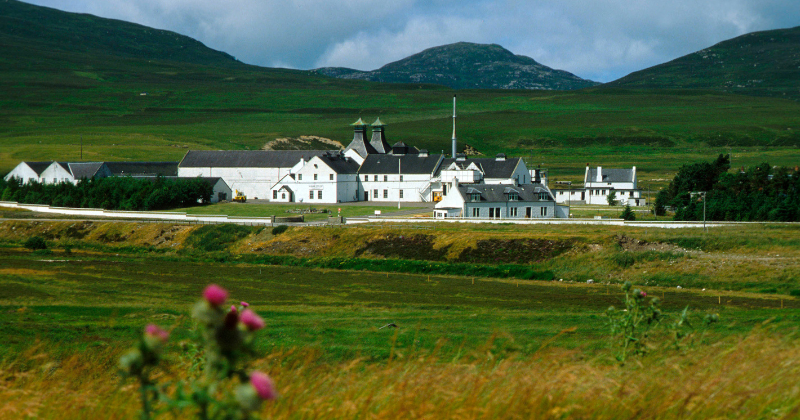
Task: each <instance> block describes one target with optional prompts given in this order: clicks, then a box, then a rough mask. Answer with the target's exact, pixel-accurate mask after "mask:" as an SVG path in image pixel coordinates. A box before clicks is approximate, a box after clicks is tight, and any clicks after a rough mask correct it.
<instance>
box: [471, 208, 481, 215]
mask: <svg viewBox="0 0 800 420" xmlns="http://www.w3.org/2000/svg"><path fill="white" fill-rule="evenodd" d="M472 217H481V209H479V208H477V207H473V208H472Z"/></svg>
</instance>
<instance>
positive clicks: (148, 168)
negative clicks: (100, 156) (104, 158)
mask: <svg viewBox="0 0 800 420" xmlns="http://www.w3.org/2000/svg"><path fill="white" fill-rule="evenodd" d="M104 165H105V166H106V168H108V170H109V172H110V173H111V176H157V175H161V176H178V162H104Z"/></svg>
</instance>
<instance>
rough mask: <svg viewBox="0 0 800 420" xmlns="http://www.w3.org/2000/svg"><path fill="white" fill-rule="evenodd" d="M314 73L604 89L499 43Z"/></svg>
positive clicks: (455, 84) (464, 84)
mask: <svg viewBox="0 0 800 420" xmlns="http://www.w3.org/2000/svg"><path fill="white" fill-rule="evenodd" d="M313 72H316V73H318V74H322V75H325V76H329V77H336V78H341V79H358V80H368V81H373V82H383V83H431V84H439V85H444V86H448V87H450V88H453V89H546V90H571V89H581V88H585V87H592V86H597V85H599V83H598V82H593V81H591V80H586V79H582V78H580V77H578V76H576V75H574V74H572V73H569V72H567V71H564V70H555V69H552V68H550V67H547V66H545V65H543V64H541V63H538V62H537V61H536V60H534V59H532V58H530V57H526V56H524V55H516V54H514V53H512V52H511V51H508V50H506V49H505V48H503V47H502V46H500V45H497V44H476V43H470V42H456V43H453V44H447V45H441V46H437V47H432V48H428V49H425V50H423V51H421V52H419V53H416V54H413V55H411V56H408V57H406V58H404V59H401V60H398V61H394V62H391V63H388V64H386V65H384V66H383V67H381V68H379V69H376V70H371V71H361V70H354V69H349V68H345V67H322V68H318V69H314V70H313Z"/></svg>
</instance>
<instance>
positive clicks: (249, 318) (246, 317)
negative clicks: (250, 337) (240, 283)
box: [241, 309, 264, 331]
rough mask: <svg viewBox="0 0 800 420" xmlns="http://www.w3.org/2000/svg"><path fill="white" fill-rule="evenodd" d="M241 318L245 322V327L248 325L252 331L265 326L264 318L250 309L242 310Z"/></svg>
mask: <svg viewBox="0 0 800 420" xmlns="http://www.w3.org/2000/svg"><path fill="white" fill-rule="evenodd" d="M241 320H242V324H244V325H245V327H247V329H248V330H250V331H256V330H260V329H262V328H264V320H263V319H261V317H260V316H258V315H256V313H255V312H253V311H251V310H250V309H245V310H244V311H242V317H241Z"/></svg>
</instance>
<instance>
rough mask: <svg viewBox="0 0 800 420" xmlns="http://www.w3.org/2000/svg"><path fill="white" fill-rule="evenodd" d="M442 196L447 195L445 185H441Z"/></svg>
mask: <svg viewBox="0 0 800 420" xmlns="http://www.w3.org/2000/svg"><path fill="white" fill-rule="evenodd" d="M442 195H447V185H442Z"/></svg>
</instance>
